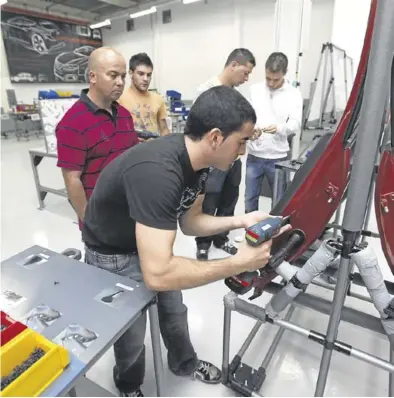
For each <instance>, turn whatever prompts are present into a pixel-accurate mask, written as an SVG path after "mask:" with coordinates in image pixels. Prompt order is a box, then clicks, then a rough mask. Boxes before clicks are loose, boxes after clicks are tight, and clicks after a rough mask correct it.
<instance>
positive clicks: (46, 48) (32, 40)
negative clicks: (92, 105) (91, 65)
mask: <svg viewBox="0 0 394 398" xmlns="http://www.w3.org/2000/svg"><path fill="white" fill-rule="evenodd" d="M1 30H2V36H3V41H4V48H5V52H6V55H7V62H8V69H9V72H10V78H11V82H12V83H55V82H56V83H87V82H88V72H87V65H88V59H89V55H90V53H91V52H92V51H93V50H94V49H95V48H98V47H101V46H102V37H101V31H100V29H91V28H90V27H89V26H84V25H78V24H76V23H75V22H74V21H72V20H68V19H64V18H61V17H55V16H50V15H45V14H41V13H36V12H29V11H25V10H18V13H16V12H14V11H10V10H7V7H5V9H2V13H1Z"/></svg>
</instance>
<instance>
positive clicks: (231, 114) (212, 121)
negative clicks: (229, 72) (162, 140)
mask: <svg viewBox="0 0 394 398" xmlns="http://www.w3.org/2000/svg"><path fill="white" fill-rule="evenodd" d="M247 122H250V123H253V124H255V123H256V112H255V110H254V109H253V107H252V105H251V104H250V103H249V102H248V101H247V99H246V98H245V97H244V96H243V95H242V94H240V93H239V92H238V91H237V90H235V89H233V88H231V87H227V86H216V87H212V88H210V89H208V90H207V91H204V92H203V93H202V94H201V95H200V96H199V97H198V98H197V99H196V101H195V103H194V105H193V106H192V108H191V109H190V113H189V115H188V117H187V120H186V126H185V135H187V136H189V137H190V138H191V139H192V140H194V141H197V140H201V139H202V137H203V136H204V135H205V134H206V133H208V132H209V131H211V130H212V129H214V128H218V129H220V130H221V131H222V133H223V136H224V138H227V137H228V136H229V135H230V134H232V133H233V132H235V131H239V129H241V128H242V126H243V125H244V124H245V123H247Z"/></svg>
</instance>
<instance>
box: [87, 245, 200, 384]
mask: <svg viewBox="0 0 394 398" xmlns="http://www.w3.org/2000/svg"><path fill="white" fill-rule="evenodd" d="M85 250H86V255H85V262H86V263H88V264H91V265H93V266H96V267H99V268H102V269H105V270H107V271H109V272H112V273H115V274H118V275H122V276H126V277H129V278H130V279H133V280H135V281H136V282H140V283H141V282H142V283H143V279H142V274H141V268H140V262H139V258H138V255H137V254H111V255H109V254H101V253H97V252H95V251H93V250H91V249H89V248H88V247H86V246H85ZM157 305H158V312H159V324H160V332H161V336H162V337H163V341H164V344H165V346H166V348H167V350H168V352H167V360H168V366H169V368H170V370H171V371H172V372H173V373H175V374H176V375H178V376H185V375H191V374H193V372H194V371H195V370H196V368H197V366H198V359H197V355H196V353H195V352H194V348H193V345H192V343H191V341H190V335H189V327H188V323H187V307H186V306H185V304H183V300H182V292H180V291H169V292H159V293H158V303H157ZM145 331H146V311H144V312H143V314H142V315H141V316H140V318H138V319H137V320H136V321H135V322H134V323H133V325H132V326H131V327H130V328H129V329H128V330H126V332H125V333H124V334H123V335H122V336H121V337H120V338H119V339H118V340H117V341H116V343H115V344H114V353H115V363H116V364H115V367H114V382H115V385H116V387H117V388H118V389H119V390H120V391H122V392H131V391H134V390H136V389H137V388H139V387H140V386H141V385H142V384H143V382H144V376H145V345H144V340H145Z"/></svg>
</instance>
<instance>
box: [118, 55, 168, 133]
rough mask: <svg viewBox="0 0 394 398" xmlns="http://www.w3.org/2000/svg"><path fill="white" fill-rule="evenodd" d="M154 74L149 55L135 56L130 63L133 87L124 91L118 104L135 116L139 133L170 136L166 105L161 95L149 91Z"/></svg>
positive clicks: (135, 124) (135, 123)
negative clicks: (146, 132) (147, 132)
mask: <svg viewBox="0 0 394 398" xmlns="http://www.w3.org/2000/svg"><path fill="white" fill-rule="evenodd" d="M152 73H153V63H152V60H151V59H150V58H149V56H148V55H147V54H145V53H140V54H135V55H133V56H132V57H131V58H130V61H129V76H130V79H131V85H130V87H129V88H128V89H126V90H124V92H123V94H122V96H121V97H120V98H119V100H118V102H119V103H120V104H121V105H122V106H124V107H125V108H126V109H127V110H128V111H129V112H130V113H131V115H132V116H133V120H134V127H135V129H136V131H137V132H138V131H149V132H151V133H154V134H157V135H168V134H170V131H169V129H168V126H167V122H166V117H167V107H166V103H165V101H164V99H163V98H162V97H161V96H160V95H159V94H157V93H154V92H151V91H148V89H149V85H150V82H151V80H152Z"/></svg>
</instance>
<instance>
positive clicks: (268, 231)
mask: <svg viewBox="0 0 394 398" xmlns="http://www.w3.org/2000/svg"><path fill="white" fill-rule="evenodd" d="M289 222H290V216H287V217H268V218H266V219H265V220H263V221H260V222H258V223H257V224H254V225H252V226H251V227H249V228H247V229H246V233H245V239H246V241H247V242H248V244H249V245H251V246H254V247H256V246H259V245H261V244H263V243H264V242H267V241H268V240H270V239H271V238H272V237H273V236H275V235H276V234H277V233H279V231H280V229H281V228H282V227H283V226H284V225H286V224H289ZM259 275H260V274H259V272H258V271H253V272H242V273H241V274H239V275H236V276H232V277H230V278H226V279H225V284H226V285H227V286H228V287H229V288H230V289H231V290H232V291H233V292H235V293H237V294H245V293H247V292H248V291H249V290H250V289H251V288H252V287H253V284H254V282H255V281H256V279H257V278H258V277H259Z"/></svg>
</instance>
